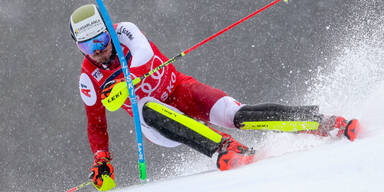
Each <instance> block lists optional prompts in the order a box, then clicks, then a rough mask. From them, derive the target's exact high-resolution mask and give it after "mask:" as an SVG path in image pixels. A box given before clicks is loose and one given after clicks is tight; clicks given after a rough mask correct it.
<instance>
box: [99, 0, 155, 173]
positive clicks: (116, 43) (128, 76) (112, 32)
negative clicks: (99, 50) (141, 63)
mask: <svg viewBox="0 0 384 192" xmlns="http://www.w3.org/2000/svg"><path fill="white" fill-rule="evenodd" d="M96 3H97V5H98V6H99V10H100V12H101V15H102V17H103V19H104V21H105V24H106V26H107V29H108V32H109V34H110V35H111V38H112V43H113V46H114V47H115V49H116V52H117V56H118V58H119V61H120V64H121V69H122V70H123V73H124V77H125V82H127V87H128V92H129V99H130V101H131V105H132V112H133V119H134V122H135V129H136V138H137V153H138V159H139V160H138V163H139V171H140V179H141V180H145V179H146V178H147V171H146V168H145V159H144V145H143V136H142V134H141V123H140V116H139V109H138V106H137V100H136V95H135V88H134V86H133V84H132V78H131V73H130V72H129V68H128V64H127V61H126V59H125V56H124V53H123V49H122V48H121V45H120V41H119V39H118V37H117V34H116V31H115V29H114V28H113V24H112V21H111V18H110V17H109V15H108V11H107V9H106V8H105V5H104V3H103V0H96Z"/></svg>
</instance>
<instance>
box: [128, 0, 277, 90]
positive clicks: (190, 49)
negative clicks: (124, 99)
mask: <svg viewBox="0 0 384 192" xmlns="http://www.w3.org/2000/svg"><path fill="white" fill-rule="evenodd" d="M279 1H280V0H275V1H273V2H271V3H270V4H268V5H266V6H265V7H263V8H261V9H259V10H257V11H255V12H253V13H251V14H250V15H248V16H246V17H244V18H242V19H240V20H239V21H237V22H235V23H233V24H232V25H230V26H228V27H226V28H224V29H222V30H221V31H219V32H217V33H215V34H213V35H212V36H210V37H208V38H206V39H205V40H203V41H201V42H200V43H197V44H196V45H194V46H192V47H191V48H189V49H187V50H185V51H183V52H181V53H180V54H178V55H176V56H175V57H172V58H171V59H169V60H168V61H166V62H164V63H163V64H161V65H159V66H158V67H156V68H155V69H152V70H151V71H149V72H148V73H146V74H144V75H143V76H141V77H137V78H135V79H133V81H132V83H133V85H134V86H135V85H137V84H138V83H140V82H141V80H143V79H145V78H147V77H149V76H151V75H152V74H153V73H155V72H156V71H158V70H160V69H161V68H163V67H165V66H167V65H168V64H170V63H172V62H174V61H175V60H176V59H178V58H180V57H183V56H185V55H187V54H188V53H190V52H191V51H193V50H195V49H197V48H198V47H200V46H201V45H203V44H205V43H207V42H208V41H210V40H212V39H214V38H216V37H217V36H219V35H221V34H223V33H224V32H226V31H228V30H230V29H232V28H233V27H235V26H237V25H238V24H240V23H242V22H244V21H246V20H248V19H249V18H251V17H253V16H255V15H257V14H258V13H260V12H262V11H264V10H266V9H268V8H269V7H271V6H272V5H274V4H276V3H278V2H279Z"/></svg>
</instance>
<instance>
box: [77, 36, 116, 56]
mask: <svg viewBox="0 0 384 192" xmlns="http://www.w3.org/2000/svg"><path fill="white" fill-rule="evenodd" d="M110 41H111V37H110V36H109V33H108V32H107V31H104V32H103V33H101V34H99V35H97V36H96V37H94V38H92V39H89V40H86V41H82V42H77V47H78V48H79V49H80V51H81V52H83V53H84V54H86V55H93V54H94V53H95V51H96V50H104V49H105V48H106V47H107V46H108V44H109V42H110Z"/></svg>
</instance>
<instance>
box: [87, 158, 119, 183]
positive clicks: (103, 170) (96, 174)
mask: <svg viewBox="0 0 384 192" xmlns="http://www.w3.org/2000/svg"><path fill="white" fill-rule="evenodd" d="M94 160H95V161H94V163H93V165H92V168H91V174H90V175H89V179H92V182H93V185H94V186H95V187H96V188H97V189H99V190H100V189H107V188H109V189H112V188H114V187H115V186H116V184H115V182H114V179H115V174H114V168H113V166H112V164H111V160H112V157H111V155H110V153H109V152H106V151H97V152H96V153H95V155H94Z"/></svg>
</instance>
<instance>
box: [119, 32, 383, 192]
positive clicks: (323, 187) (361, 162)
mask: <svg viewBox="0 0 384 192" xmlns="http://www.w3.org/2000/svg"><path fill="white" fill-rule="evenodd" d="M383 28H384V27H383V26H382V25H379V26H377V29H372V30H373V32H374V33H377V31H382V30H381V29H383ZM354 35H356V34H354ZM363 35H364V34H363ZM346 39H349V38H348V37H346ZM363 39H364V38H363ZM380 45H382V43H381V38H380V37H379V38H378V39H374V38H370V39H365V40H363V41H361V40H358V41H350V43H349V45H345V48H344V50H343V51H341V52H340V54H339V55H338V56H336V58H333V59H329V60H331V62H330V64H329V67H331V69H329V68H327V71H328V72H327V73H321V72H319V74H318V75H317V76H316V77H314V80H313V82H314V83H313V86H312V87H310V88H309V89H308V95H306V96H305V99H306V103H307V104H320V106H321V112H322V113H325V114H338V115H343V116H345V117H346V118H347V119H349V118H358V119H359V120H360V122H361V124H362V126H363V130H362V131H361V134H360V135H359V137H358V138H357V139H356V140H355V142H349V141H348V140H347V139H345V138H344V139H337V138H321V137H317V136H313V135H302V134H289V133H281V134H276V133H267V134H266V135H265V136H264V139H263V140H262V141H258V142H254V143H252V144H251V145H253V146H256V150H257V152H258V153H257V154H258V155H259V158H261V160H260V161H258V162H256V163H253V164H251V165H248V166H245V167H241V168H239V169H235V170H230V171H225V172H220V171H217V170H211V169H214V163H215V158H216V157H213V158H212V160H207V158H205V157H201V156H198V157H195V159H192V160H189V161H188V160H186V161H185V162H180V163H179V164H177V165H176V166H178V167H179V168H176V169H178V170H177V171H178V172H180V174H178V175H176V176H169V177H168V178H167V177H165V178H164V180H159V181H151V182H148V183H146V184H142V185H135V186H130V187H125V188H124V187H121V188H118V189H116V190H113V191H115V192H136V191H140V192H146V191H148V192H149V191H157V192H162V191H164V192H165V191H166V192H170V191H183V192H189V191H191V192H192V191H193V192H196V191H209V192H212V191H221V192H225V191H241V192H247V191H258V192H260V191H295V192H300V191H303V192H304V191H305V192H307V191H312V192H314V191H315V192H316V191H319V192H320V191H321V192H324V191H351V192H354V191H382V190H383V188H384V182H383V181H382V180H383V179H384V164H383V162H384V154H383V152H384V130H383V128H382V125H381V122H382V117H383V116H384V112H383V108H384V77H383V75H382V74H383V73H384V67H382V66H383V63H384V58H383V57H382V56H383V55H384V48H382V47H383V46H380ZM210 170H211V171H210ZM199 172H201V173H199ZM188 175H189V176H188Z"/></svg>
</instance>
